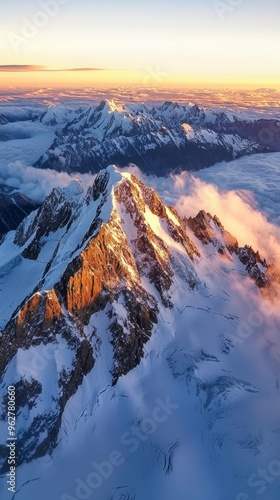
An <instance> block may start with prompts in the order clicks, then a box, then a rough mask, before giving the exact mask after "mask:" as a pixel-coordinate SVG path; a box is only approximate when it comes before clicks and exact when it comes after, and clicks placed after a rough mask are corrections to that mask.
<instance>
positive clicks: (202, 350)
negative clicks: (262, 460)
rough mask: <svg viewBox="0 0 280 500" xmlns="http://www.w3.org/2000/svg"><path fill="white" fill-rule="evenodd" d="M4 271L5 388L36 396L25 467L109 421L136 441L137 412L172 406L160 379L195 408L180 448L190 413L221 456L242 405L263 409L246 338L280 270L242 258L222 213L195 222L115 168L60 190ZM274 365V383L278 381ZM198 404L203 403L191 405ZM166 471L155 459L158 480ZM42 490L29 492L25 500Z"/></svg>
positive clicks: (12, 248)
mask: <svg viewBox="0 0 280 500" xmlns="http://www.w3.org/2000/svg"><path fill="white" fill-rule="evenodd" d="M248 243H250V242H248ZM0 262H1V265H0V279H1V287H0V304H1V311H0V321H1V323H0V325H1V337H0V340H1V350H0V374H1V376H2V379H1V384H2V389H3V390H5V391H6V387H7V386H9V385H10V384H11V382H10V380H11V376H12V378H13V384H14V385H15V386H16V388H17V392H18V394H27V395H29V397H23V398H22V399H20V400H19V403H18V409H17V412H18V414H17V435H18V450H19V455H18V465H19V466H20V464H23V463H24V462H30V461H31V460H36V459H38V458H39V457H45V455H47V454H54V453H55V454H57V462H56V463H59V461H60V453H61V452H64V451H65V450H66V449H67V446H68V443H70V448H71V447H73V449H74V448H75V445H74V441H75V436H76V435H79V443H82V442H84V443H86V442H88V440H89V436H91V438H90V439H92V436H94V439H97V438H98V432H99V427H98V426H97V429H95V423H96V422H99V423H98V425H100V422H105V420H106V419H107V418H111V415H112V419H113V421H114V424H115V425H116V426H117V428H119V426H120V429H122V428H124V430H125V431H127V428H128V429H130V427H129V426H130V423H131V421H132V420H133V418H132V417H133V412H132V415H131V411H132V410H131V408H132V407H135V408H134V410H135V412H136V414H137V412H138V411H139V408H140V409H141V408H145V404H146V403H145V404H144V403H143V402H142V398H143V401H144V400H145V398H146V394H148V393H149V391H150V390H151V391H152V392H151V395H150V396H149V398H150V397H151V398H152V399H153V401H154V400H155V398H158V397H159V396H158V395H157V396H155V397H154V395H155V394H157V391H158V390H159V384H158V383H157V377H158V378H159V379H160V387H161V389H160V390H161V391H162V390H167V389H166V387H168V391H169V390H170V392H169V393H170V394H172V395H173V394H174V395H176V397H177V398H179V396H180V398H181V400H180V401H181V407H180V409H179V411H178V413H179V414H180V417H179V421H178V425H176V426H174V429H175V434H176V433H177V432H179V433H180V439H179V438H178V439H179V441H180V440H181V439H182V440H183V439H184V433H182V422H184V426H185V411H186V408H187V411H188V412H194V415H193V417H192V418H194V421H195V422H196V423H197V422H199V423H198V424H197V426H198V427H195V428H199V429H200V430H199V432H200V433H201V435H202V433H203V437H204V436H206V435H207V436H209V437H207V439H213V440H215V442H218V443H219V446H218V447H217V450H218V451H217V453H218V452H219V451H220V450H221V446H220V444H221V443H223V442H225V443H227V446H229V442H228V441H227V439H226V437H225V435H224V432H223V429H222V431H220V430H219V429H217V428H216V422H217V421H221V422H222V424H223V425H224V426H225V425H229V426H231V427H232V419H233V420H234V421H235V419H234V418H233V416H232V413H231V412H232V409H231V408H232V406H233V407H234V408H235V410H234V411H236V412H238V411H239V404H240V402H242V405H244V404H245V403H246V404H247V405H248V411H251V408H252V407H251V405H252V404H253V403H252V401H253V402H254V404H255V405H256V407H257V405H258V404H259V403H260V399H258V398H259V397H260V396H259V393H261V384H262V383H263V381H262V380H263V379H262V377H263V374H261V375H260V376H258V374H255V373H254V377H252V380H251V379H250V377H249V380H247V378H248V377H247V375H248V371H247V364H248V362H250V359H251V358H250V356H251V352H250V356H249V357H248V358H246V352H245V354H244V353H243V352H242V353H241V354H240V352H239V351H238V346H239V344H238V341H239V340H240V339H239V338H238V336H237V340H236V339H235V336H236V330H237V332H238V331H239V329H240V331H241V333H243V329H242V328H244V319H243V316H244V314H245V313H244V311H245V310H246V313H247V308H253V311H254V308H255V307H256V304H258V303H259V302H258V301H259V300H260V291H259V288H266V287H269V286H270V280H269V278H268V277H267V267H268V266H267V264H266V262H265V261H262V260H261V257H260V255H259V254H258V253H257V252H254V251H253V250H252V249H251V248H250V247H249V246H248V247H244V248H239V246H238V242H237V240H236V239H235V237H234V236H232V235H230V234H229V233H228V232H227V231H226V229H224V227H223V225H222V223H221V222H220V221H219V220H218V219H217V217H215V216H212V215H211V214H209V213H207V212H205V211H203V210H202V211H200V212H199V213H198V215H197V216H196V217H193V218H189V219H182V218H181V217H180V216H179V215H178V213H177V212H176V210H175V209H174V208H173V207H169V206H166V205H165V204H164V203H163V201H162V199H161V198H160V196H159V195H158V194H157V193H156V192H155V191H154V190H153V189H151V188H148V187H146V186H145V185H144V184H143V183H142V182H140V181H139V180H137V179H136V178H135V177H134V176H133V175H131V174H130V173H127V172H125V171H123V170H121V169H119V168H117V167H116V166H114V165H110V166H109V167H108V168H106V169H103V170H102V171H100V172H99V174H98V175H97V176H96V177H95V179H94V181H93V183H92V185H91V186H90V187H89V188H88V189H87V190H84V188H83V186H82V185H81V183H80V181H79V180H74V181H72V182H71V184H70V185H69V186H68V187H67V188H64V189H55V190H53V191H52V193H51V194H50V195H49V196H48V197H47V198H46V200H45V202H44V203H43V205H42V206H41V207H40V208H39V209H38V210H37V211H36V212H35V213H33V214H31V215H29V217H28V218H27V219H25V220H24V222H23V223H22V224H21V226H20V227H19V228H18V229H17V231H15V232H11V233H8V234H7V236H6V237H5V238H4V240H3V241H2V244H1V245H0ZM249 278H251V279H249ZM15 282H16V283H17V284H18V286H17V287H16V288H15V286H14V284H15ZM248 283H249V284H248ZM256 285H257V286H256ZM240 291H242V292H243V294H244V302H245V306H244V304H243V303H242V301H240ZM244 308H245V309H244ZM264 321H265V320H264ZM212 325H215V328H214V330H213V328H212ZM245 326H246V323H245ZM217 332H218V333H217ZM240 338H241V340H242V341H243V337H240ZM259 340H260V339H259V338H257V341H256V342H255V349H256V352H257V356H261V355H262V354H263V351H262V345H263V344H261V342H259ZM268 340H269V342H270V339H268ZM253 341H254V339H252V342H253ZM262 342H265V340H262ZM269 342H267V344H266V346H265V349H266V356H269V350H270V348H271V346H272V345H273V344H272V343H271V342H270V343H269ZM236 346H237V349H236ZM258 346H261V347H259V348H258ZM258 349H259V350H258ZM36 356H40V360H43V361H42V362H41V364H40V365H39V368H38V357H36ZM244 356H245V360H244V361H243V357H244ZM238 357H239V358H238ZM237 358H238V359H240V360H241V361H240V363H239V362H238V363H237V361H236V359H237ZM34 359H35V361H34ZM237 366H238V369H237V368H236V367H237ZM267 366H269V365H267ZM273 369H274V368H273ZM273 369H271V373H270V371H269V373H268V374H267V375H266V377H268V378H269V377H270V379H271V380H273V381H274V382H275V372H274V371H273ZM163 382H164V383H163ZM177 384H179V386H177ZM180 384H181V386H182V387H181V388H180ZM186 384H187V388H186ZM178 387H179V389H178ZM271 387H272V385H271ZM274 387H277V385H275V384H274V385H273V389H271V394H272V393H273V394H274V392H275V391H276V389H274ZM130 388H132V389H130ZM101 394H102V396H101ZM129 394H130V395H131V394H133V398H134V397H135V398H136V399H135V403H134V399H133V398H132V400H133V402H131V401H132V400H130V399H128V397H129V396H128V395H129ZM193 394H195V401H196V403H195V404H193V402H192V403H191V404H189V399H188V398H190V400H192V398H193V397H194V396H193ZM103 395H104V396H103ZM123 395H124V396H125V397H124V398H123ZM138 398H139V399H138ZM252 398H254V399H252ZM185 399H187V400H188V402H187V403H185ZM27 401H28V403H26V402H27ZM29 402H30V403H29ZM101 402H102V404H101ZM118 404H120V405H121V408H123V414H122V417H121V418H120V415H119V416H118V418H117V419H116V420H114V416H115V415H114V412H112V411H110V408H112V406H111V405H118ZM122 405H124V406H122ZM148 406H149V405H148ZM114 409H115V411H116V415H117V414H118V406H116V407H115V406H114ZM103 411H104V413H103ZM141 411H142V410H141ZM100 412H101V414H100ZM98 415H99V417H100V415H102V416H103V417H102V418H100V420H98V418H99V417H98ZM96 419H97V420H96ZM104 419H105V420H104ZM204 419H205V422H204ZM228 419H229V420H228ZM123 420H124V422H123ZM137 421H138V420H137ZM129 422H130V423H129ZM201 422H202V423H201ZM123 426H124V427H123ZM127 426H128V427H127ZM271 426H272V429H274V427H273V426H274V421H272V422H271ZM108 428H109V427H108ZM89 429H90V430H89ZM114 429H115V427H114ZM201 429H202V430H201ZM234 429H235V431H234V432H236V433H237V434H238V435H239V438H238V440H237V438H236V439H235V440H234V442H235V445H234V449H235V452H236V453H237V454H238V453H240V454H241V457H242V456H243V455H242V453H245V452H247V451H246V450H248V447H249V448H250V447H252V450H253V451H254V449H255V447H256V446H260V444H259V443H260V438H259V434H256V436H255V439H252V432H253V431H252V429H251V426H250V427H248V426H247V424H246V422H245V424H244V422H243V420H238V419H237V426H236V425H235V426H234ZM88 431H89V434H87V433H88ZM206 431H207V433H208V434H207V433H206ZM83 433H85V434H83ZM121 434H122V431H120V435H121ZM64 435H65V436H66V438H65V439H64V438H63V437H62V436H64ZM85 436H87V438H86V439H85ZM257 438H258V439H257ZM111 439H112V438H111ZM164 439H165V438H164ZM262 439H263V441H264V438H262ZM113 441H114V438H113ZM165 441H166V439H165ZM172 442H173V438H172ZM174 442H176V439H175V441H174ZM199 442H204V441H203V439H202V438H201V439H200V441H199ZM261 442H262V440H261ZM160 443H161V441H160ZM236 443H237V444H236ZM240 443H241V444H240ZM242 443H243V444H242ZM248 443H249V444H248ZM1 446H3V450H4V448H5V446H6V443H3V444H2V445H1V443H0V451H2V447H1ZM108 446H109V448H110V450H111V449H115V448H116V449H117V445H115V444H114V448H112V447H111V443H109V445H108ZM160 446H163V444H162V443H161V444H160ZM178 446H179V445H178ZM231 446H233V445H232V441H231ZM263 446H265V442H264V444H263ZM92 449H93V451H94V453H95V447H94V446H93V447H92ZM149 449H151V448H149ZM240 449H241V451H240ZM155 450H156V451H155V452H156V453H157V454H158V457H161V454H162V452H161V451H160V450H158V448H157V447H155ZM215 450H216V448H215ZM244 450H245V451H244ZM136 455H137V454H136ZM136 455H135V457H136ZM81 456H83V454H81ZM149 456H150V455H149ZM1 457H2V458H1V460H2V461H1V462H0V464H1V466H2V469H1V470H2V471H4V472H6V469H5V467H6V460H5V459H3V457H5V454H4V452H3V453H1ZM43 460H44V459H43ZM130 460H131V456H130V457H129V461H130ZM132 460H135V459H134V458H133V457H132ZM148 460H151V459H150V458H149V459H148ZM136 461H137V460H136ZM163 463H165V460H163ZM34 464H35V462H34V463H33V464H32V466H34ZM155 464H157V465H155ZM158 464H161V459H157V460H155V461H151V463H150V462H149V467H150V469H151V471H152V470H153V468H154V467H156V468H159V467H160V465H158ZM179 468H180V467H179ZM156 470H157V469H156ZM163 470H165V469H163ZM39 476H40V475H39ZM39 476H38V477H39ZM164 477H165V478H166V475H164ZM104 484H105V483H104ZM123 484H126V483H123ZM68 486H69V484H68ZM68 486H67V488H68ZM36 487H37V484H35V483H34V484H31V482H30V484H25V485H24V486H23V490H24V493H25V492H29V491H32V488H36ZM29 488H31V490H29ZM63 488H64V486H63ZM65 488H66V486H65ZM42 491H43V490H42ZM65 491H66V490H65ZM62 494H63V492H62ZM27 495H28V494H27ZM37 496H38V495H37ZM56 496H57V495H56ZM56 496H55V495H53V498H55V497H56ZM27 497H28V496H27ZM106 497H107V498H108V495H107V494H105V493H104V495H103V493H102V494H100V498H102V499H103V498H106ZM111 497H112V496H111ZM212 497H213V498H216V497H215V496H213V495H212ZM28 498H36V495H33V493H30V495H29V497H28ZM117 498H120V497H117ZM202 498H206V497H205V495H204V496H203V495H202ZM44 500H45V499H44Z"/></svg>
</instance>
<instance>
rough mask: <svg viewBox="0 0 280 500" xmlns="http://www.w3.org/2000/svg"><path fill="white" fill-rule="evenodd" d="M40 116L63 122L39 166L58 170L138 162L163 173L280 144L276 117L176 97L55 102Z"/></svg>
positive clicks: (273, 148) (278, 147)
mask: <svg viewBox="0 0 280 500" xmlns="http://www.w3.org/2000/svg"><path fill="white" fill-rule="evenodd" d="M39 120H40V121H42V122H43V123H45V124H49V125H50V126H51V125H52V126H54V125H58V124H60V127H59V128H58V130H57V137H56V138H55V140H54V142H53V144H52V145H51V147H50V148H49V149H48V150H47V151H46V152H45V153H44V154H43V155H42V156H41V158H40V159H39V161H38V162H36V166H38V167H43V168H53V169H56V170H58V171H67V172H73V171H79V172H88V171H92V172H98V171H99V170H100V169H102V168H104V167H105V166H106V165H107V164H109V163H115V164H117V165H119V166H126V165H128V164H129V163H135V164H137V165H138V166H139V167H140V168H141V169H142V170H143V171H144V172H146V173H154V174H156V175H158V176H160V175H166V174H168V173H170V172H171V171H174V170H176V169H177V170H178V169H183V170H196V169H200V168H203V167H207V166H210V165H213V164H214V163H217V162H218V161H223V160H225V161H230V160H232V159H234V158H238V157H240V156H243V155H248V154H253V153H259V152H268V151H279V150H280V138H279V130H280V129H279V122H278V121H277V120H265V119H260V120H252V119H248V120H246V119H244V118H242V117H240V116H238V115H234V114H232V113H230V112H228V113H225V112H214V111H210V110H207V109H204V108H199V107H198V106H197V105H179V104H177V103H173V102H165V103H164V104H158V105H156V106H151V105H148V104H141V103H137V104H127V105H125V106H120V105H116V104H115V102H114V101H108V100H107V101H102V102H101V103H100V104H99V105H92V106H90V107H85V108H84V109H80V110H75V112H74V111H73V110H67V109H65V108H63V107H62V108H59V107H55V108H53V107H52V108H50V109H48V110H47V111H46V112H45V113H44V114H43V115H42V116H41V117H40V118H39ZM62 124H64V126H62Z"/></svg>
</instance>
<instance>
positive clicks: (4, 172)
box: [0, 161, 94, 202]
mask: <svg viewBox="0 0 280 500" xmlns="http://www.w3.org/2000/svg"><path fill="white" fill-rule="evenodd" d="M76 177H79V179H81V181H82V183H83V184H84V185H85V186H88V185H90V184H91V183H92V182H93V179H94V176H93V175H91V174H73V175H69V174H67V173H66V172H56V171H55V170H49V169H46V170H41V169H37V168H34V167H30V166H26V165H25V164H24V163H22V162H20V161H17V162H15V163H11V164H10V165H8V166H6V167H2V168H1V169H0V185H1V184H2V185H4V186H8V187H10V188H13V189H14V190H15V191H20V192H21V193H23V194H25V195H26V196H29V198H31V199H32V200H34V201H37V202H43V200H44V199H45V197H46V196H48V194H50V192H51V191H52V189H53V188H55V187H66V186H68V185H69V183H70V182H71V181H72V180H73V179H74V178H76Z"/></svg>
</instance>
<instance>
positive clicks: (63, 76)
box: [0, 69, 280, 90]
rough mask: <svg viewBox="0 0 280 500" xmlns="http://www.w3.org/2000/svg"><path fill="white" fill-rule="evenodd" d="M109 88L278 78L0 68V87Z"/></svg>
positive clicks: (242, 84)
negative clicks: (206, 76)
mask: <svg viewBox="0 0 280 500" xmlns="http://www.w3.org/2000/svg"><path fill="white" fill-rule="evenodd" d="M87 86H89V87H96V88H104V89H106V88H113V87H117V86H126V87H142V88H159V89H160V88H164V89H172V88H174V89H180V88H199V89H202V88H209V89H224V88H229V89H233V90H236V89H239V90H247V89H250V90H253V89H257V88H271V89H277V90H278V89H279V90H280V84H279V79H277V78H270V79H266V80H265V81H264V80H262V79H261V78H257V77H255V78H241V79H240V78H233V79H228V78H227V79H221V78H203V77H200V78H199V79H198V78H197V77H195V76H191V75H190V76H186V75H185V76H178V75H166V74H164V73H162V74H161V73H160V72H157V70H153V69H148V70H146V71H145V70H131V71H126V70H100V71H99V70H98V71H57V70H56V71H48V70H46V71H18V72H1V74H0V89H1V87H2V88H4V87H15V88H19V87H20V88H27V89H31V88H36V87H42V88H54V89H55V88H60V89H61V88H67V89H69V88H83V87H87Z"/></svg>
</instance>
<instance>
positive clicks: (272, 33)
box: [0, 0, 280, 89]
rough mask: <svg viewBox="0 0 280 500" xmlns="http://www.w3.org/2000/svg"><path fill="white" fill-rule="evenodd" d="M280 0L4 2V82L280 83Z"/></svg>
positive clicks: (0, 54)
mask: <svg viewBox="0 0 280 500" xmlns="http://www.w3.org/2000/svg"><path fill="white" fill-rule="evenodd" d="M279 18H280V2H279V0H266V2H264V1H263V0H197V1H194V0H173V1H172V2H170V1H167V0H152V1H151V0H141V1H140V0H118V1H116V0H102V2H101V1H100V0H99V1H97V0H25V1H24V2H23V1H22V0H12V1H9V2H2V5H1V18H0V87H1V86H2V87H3V86H27V87H34V86H49V87H63V86H64V87H75V86H76V87H79V86H90V87H94V86H96V87H113V86H117V85H122V86H124V85H127V86H132V85H136V86H143V87H153V86H159V87H194V86H195V87H201V88H205V87H209V88H211V87H212V88H221V87H222V88H225V87H229V88H231V87H233V88H236V87H238V88H260V87H267V88H270V87H271V88H277V89H279V88H280V58H279V46H280V30H279Z"/></svg>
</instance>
